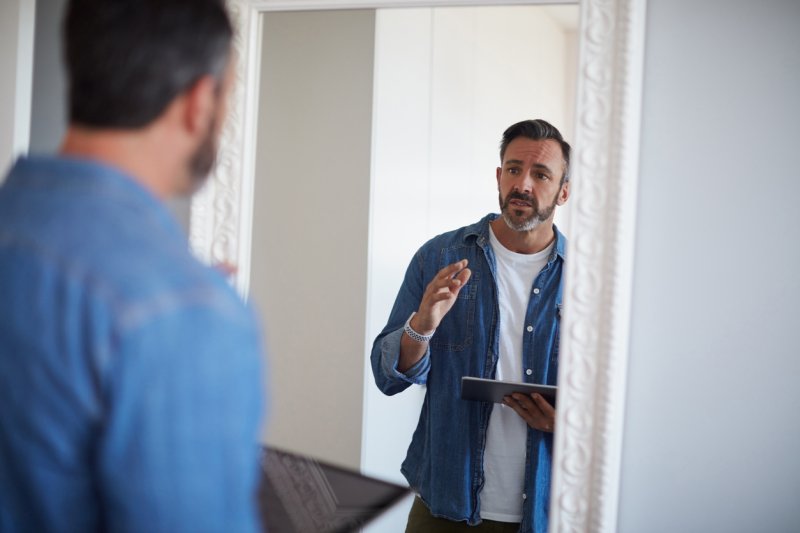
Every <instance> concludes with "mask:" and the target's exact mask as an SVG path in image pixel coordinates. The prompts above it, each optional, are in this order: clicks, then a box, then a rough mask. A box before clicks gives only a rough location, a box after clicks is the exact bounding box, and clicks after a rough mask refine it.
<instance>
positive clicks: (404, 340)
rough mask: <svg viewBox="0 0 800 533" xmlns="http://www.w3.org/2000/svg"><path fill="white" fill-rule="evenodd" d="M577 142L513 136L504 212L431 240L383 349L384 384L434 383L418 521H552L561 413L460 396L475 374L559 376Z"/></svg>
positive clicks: (414, 451) (503, 153)
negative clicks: (565, 215)
mask: <svg viewBox="0 0 800 533" xmlns="http://www.w3.org/2000/svg"><path fill="white" fill-rule="evenodd" d="M569 157H570V146H569V144H567V143H566V142H565V141H564V140H563V138H562V136H561V133H559V131H558V130H557V129H556V128H554V127H553V126H552V125H550V124H549V123H547V122H545V121H543V120H527V121H524V122H520V123H518V124H514V125H513V126H511V127H509V128H508V129H507V130H506V131H505V133H504V134H503V139H502V142H501V146H500V161H501V165H502V166H501V167H499V168H498V169H497V188H498V190H499V193H500V210H501V213H500V215H496V214H490V215H487V216H486V217H484V218H483V219H482V220H480V221H479V222H477V223H475V224H473V225H471V226H467V227H463V228H460V229H457V230H455V231H451V232H449V233H444V234H442V235H439V236H438V237H434V238H433V239H431V240H430V241H428V242H427V243H425V244H424V245H423V246H422V247H421V248H420V249H419V251H418V252H417V253H416V255H415V256H414V258H413V259H412V261H411V264H410V265H409V267H408V270H407V271H406V275H405V279H404V281H403V285H402V287H401V288H400V292H399V294H398V296H397V299H396V300H395V303H394V308H393V309H392V312H391V315H390V317H389V321H388V323H387V325H386V327H385V328H384V329H383V331H382V332H381V333H380V335H378V337H377V339H376V340H375V344H374V346H373V349H372V370H373V373H374V376H375V381H376V383H377V384H378V387H379V388H380V389H381V391H383V392H384V393H385V394H388V395H392V394H396V393H398V392H401V391H403V390H405V389H406V388H407V387H409V386H410V385H411V384H413V383H416V384H424V385H427V390H426V394H425V401H424V404H423V407H422V413H421V414H420V419H419V424H418V426H417V430H416V431H415V433H414V436H413V439H412V441H411V445H410V447H409V449H408V455H407V456H406V460H405V461H404V462H403V465H402V472H403V474H404V475H405V477H406V479H407V480H408V482H409V484H410V485H411V487H412V488H413V489H414V490H415V491H416V492H417V494H418V495H419V497H418V498H416V500H415V502H414V505H413V506H412V509H411V513H410V515H409V522H408V526H407V530H406V531H409V532H415V533H416V532H428V531H430V532H435V531H461V530H464V531H484V530H485V531H514V532H516V531H520V532H524V533H527V532H533V531H535V532H545V531H547V515H548V507H549V499H550V473H551V458H552V451H553V429H554V422H555V410H554V408H553V406H552V405H550V404H549V403H548V402H547V401H546V400H545V399H544V398H543V397H541V396H540V395H538V394H533V395H530V396H527V395H524V394H518V393H514V394H513V397H510V396H509V397H506V399H505V404H490V403H486V402H474V401H467V400H462V399H460V384H461V378H462V376H476V377H482V378H492V379H499V380H504V381H525V382H530V383H540V384H548V385H555V383H556V377H557V373H558V372H557V366H558V338H559V321H560V309H561V280H562V273H563V270H564V251H565V247H566V242H565V239H564V236H563V235H562V234H561V233H560V232H559V231H558V229H556V227H555V225H554V224H553V216H554V213H555V210H556V206H559V205H562V204H564V202H566V201H567V198H568V197H569Z"/></svg>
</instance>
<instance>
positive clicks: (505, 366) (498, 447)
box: [480, 231, 553, 522]
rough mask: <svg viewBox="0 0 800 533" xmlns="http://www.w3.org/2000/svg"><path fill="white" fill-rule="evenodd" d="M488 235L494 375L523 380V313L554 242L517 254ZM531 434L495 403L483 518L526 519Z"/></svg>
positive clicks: (515, 416)
mask: <svg viewBox="0 0 800 533" xmlns="http://www.w3.org/2000/svg"><path fill="white" fill-rule="evenodd" d="M489 236H490V239H491V245H492V249H493V250H494V256H495V259H496V262H497V292H498V303H499V306H500V346H499V348H500V350H499V351H500V353H499V358H498V361H497V373H496V374H495V378H496V379H501V380H505V381H523V377H522V336H523V334H524V330H525V326H526V324H525V314H526V313H527V310H528V301H529V300H530V296H531V290H532V289H533V281H534V280H535V279H536V276H537V275H539V272H540V271H541V270H542V268H544V266H545V265H546V264H547V258H548V257H549V256H550V253H551V251H552V249H553V245H552V244H551V245H550V246H548V247H547V248H545V249H544V250H542V251H541V252H537V253H535V254H519V253H516V252H512V251H511V250H508V249H507V248H505V247H504V246H503V245H502V244H500V241H498V240H497V237H495V235H494V232H493V231H490V232H489ZM527 433H528V425H527V424H526V423H525V421H524V420H523V419H522V417H520V416H519V415H518V414H517V413H516V412H514V410H513V409H511V408H510V407H506V406H505V405H502V404H494V408H493V410H492V414H491V417H490V418H489V428H488V430H487V432H486V450H485V451H484V455H483V471H484V485H483V490H482V491H481V494H480V499H481V518H484V519H487V520H496V521H498V522H521V521H522V504H523V498H522V495H523V493H524V485H525V453H526V450H525V448H526V438H527Z"/></svg>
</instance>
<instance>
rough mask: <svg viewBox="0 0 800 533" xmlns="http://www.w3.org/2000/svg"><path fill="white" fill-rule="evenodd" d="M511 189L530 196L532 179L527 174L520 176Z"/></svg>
mask: <svg viewBox="0 0 800 533" xmlns="http://www.w3.org/2000/svg"><path fill="white" fill-rule="evenodd" d="M513 188H514V190H515V191H517V192H520V193H522V194H530V193H531V192H532V191H533V177H531V175H530V174H528V173H523V174H520V176H519V177H518V178H517V181H516V182H515V183H514V185H513Z"/></svg>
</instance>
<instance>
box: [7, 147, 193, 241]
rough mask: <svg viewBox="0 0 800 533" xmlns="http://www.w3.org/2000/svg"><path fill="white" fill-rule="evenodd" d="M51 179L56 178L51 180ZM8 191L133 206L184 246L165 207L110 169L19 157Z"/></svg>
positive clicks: (89, 162) (56, 158) (65, 159)
mask: <svg viewBox="0 0 800 533" xmlns="http://www.w3.org/2000/svg"><path fill="white" fill-rule="evenodd" d="M53 176H58V178H57V179H55V180H54V179H53ZM6 185H7V186H9V187H20V188H47V189H49V188H52V187H53V186H56V187H59V188H61V189H80V190H81V191H85V192H86V194H97V193H99V194H102V195H103V196H104V197H106V198H108V199H113V200H114V201H119V202H123V203H125V204H128V205H135V206H137V207H138V208H139V209H142V210H144V212H147V213H149V216H154V217H155V219H156V220H157V223H158V224H159V225H160V226H161V229H162V231H166V232H167V233H168V234H169V235H170V237H171V238H173V239H177V240H178V241H181V242H185V241H186V240H187V236H186V234H185V232H184V230H183V228H182V227H181V225H180V224H179V222H178V220H177V219H176V218H175V216H174V215H173V214H172V212H170V210H169V209H168V207H167V205H166V204H165V203H164V202H163V201H162V200H161V199H159V198H157V197H156V196H155V195H154V194H153V193H152V192H151V191H149V190H148V189H146V188H145V187H144V186H142V185H141V184H140V183H139V182H138V181H137V180H136V179H135V178H134V177H133V176H131V175H129V174H126V173H125V172H123V171H122V170H121V169H119V168H116V167H114V166H112V165H109V164H106V163H103V162H100V161H97V160H93V159H86V158H80V157H72V156H63V155H27V156H20V157H19V158H18V159H17V161H16V162H15V164H14V167H13V171H12V172H11V173H10V174H9V176H8V179H7V181H6Z"/></svg>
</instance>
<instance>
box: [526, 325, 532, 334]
mask: <svg viewBox="0 0 800 533" xmlns="http://www.w3.org/2000/svg"><path fill="white" fill-rule="evenodd" d="M525 329H526V330H528V333H530V332H531V331H533V326H528V327H527V328H525Z"/></svg>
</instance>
